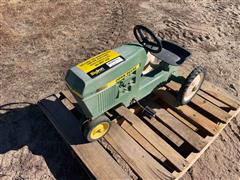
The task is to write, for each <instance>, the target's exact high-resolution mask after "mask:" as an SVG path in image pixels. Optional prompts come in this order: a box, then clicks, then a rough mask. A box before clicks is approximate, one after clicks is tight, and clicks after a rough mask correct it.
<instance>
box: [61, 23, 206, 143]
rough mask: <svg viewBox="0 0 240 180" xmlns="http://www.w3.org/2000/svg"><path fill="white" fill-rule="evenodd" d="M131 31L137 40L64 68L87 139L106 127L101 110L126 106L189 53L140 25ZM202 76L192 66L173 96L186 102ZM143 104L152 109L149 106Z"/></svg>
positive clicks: (167, 76)
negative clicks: (177, 93) (84, 119)
mask: <svg viewBox="0 0 240 180" xmlns="http://www.w3.org/2000/svg"><path fill="white" fill-rule="evenodd" d="M134 35H135V37H136V39H137V40H138V42H139V43H140V44H138V43H132V44H126V45H122V46H120V47H118V48H115V49H113V50H108V51H105V52H102V53H100V54H99V55H97V56H94V57H92V58H90V59H88V60H86V61H84V62H81V63H80V64H78V65H76V66H74V67H72V68H71V69H70V70H68V72H67V75H66V78H65V79H66V83H67V86H68V88H69V89H70V91H71V92H72V94H73V95H74V97H75V98H76V100H77V103H78V105H77V108H78V110H79V111H80V113H81V114H83V115H84V117H85V118H86V120H87V125H85V124H83V125H82V126H84V128H83V129H84V136H85V138H86V139H87V140H88V141H94V140H97V139H99V138H100V137H102V136H104V135H105V134H106V133H107V132H108V130H109V127H110V120H109V119H108V118H107V117H106V116H104V113H105V112H107V111H108V110H110V109H112V108H114V107H117V106H119V105H125V106H126V107H128V106H129V105H130V104H131V103H133V102H138V101H139V100H141V99H142V98H144V97H145V96H147V95H149V94H150V93H151V92H152V91H153V90H154V89H156V88H158V87H159V86H160V85H163V84H165V83H167V82H168V81H169V80H170V79H180V78H179V77H178V76H177V74H176V70H177V68H178V67H179V65H180V64H182V63H183V62H184V61H185V60H186V59H187V58H188V57H189V56H190V53H189V52H188V51H187V50H185V49H183V48H181V47H179V46H177V45H176V44H173V43H171V42H168V41H163V40H161V39H160V38H159V37H157V36H156V35H155V34H154V33H153V32H152V31H151V30H149V29H148V28H146V27H144V26H141V25H137V26H135V28H134ZM173 76H174V78H172V77H173ZM203 80H204V73H203V72H202V70H201V68H197V69H195V70H194V71H192V72H191V73H190V74H189V76H188V77H187V78H186V80H185V81H184V83H183V85H182V87H181V89H180V90H179V97H180V98H178V99H179V101H180V102H181V103H182V104H186V103H188V102H189V101H190V100H191V99H192V97H193V96H194V95H195V94H196V92H197V91H198V89H199V88H200V86H201V84H202V82H203ZM145 109H148V112H153V111H151V110H150V109H149V107H148V108H147V107H146V108H145ZM143 112H144V111H143ZM150 114H153V113H150Z"/></svg>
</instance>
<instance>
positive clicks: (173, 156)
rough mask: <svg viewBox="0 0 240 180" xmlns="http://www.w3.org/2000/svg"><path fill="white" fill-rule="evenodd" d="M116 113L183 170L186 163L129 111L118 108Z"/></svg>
mask: <svg viewBox="0 0 240 180" xmlns="http://www.w3.org/2000/svg"><path fill="white" fill-rule="evenodd" d="M115 110H116V112H117V113H118V114H119V115H121V116H122V117H124V118H125V119H126V120H127V121H129V122H130V123H131V125H132V126H133V127H134V128H135V129H136V130H137V131H138V132H139V133H140V134H142V135H143V136H144V137H145V138H146V139H147V140H148V141H149V142H150V143H151V144H152V145H153V146H154V147H155V148H156V149H158V150H159V151H160V152H161V154H163V155H164V156H165V157H166V158H167V159H168V160H169V161H170V162H171V163H172V164H173V165H174V166H175V167H176V168H177V169H178V170H183V169H184V167H186V165H187V161H186V160H185V159H184V158H183V157H182V156H181V155H180V154H179V153H178V152H177V151H176V150H174V149H173V148H172V147H171V146H170V145H169V144H168V143H166V142H165V141H164V140H163V139H162V138H161V137H159V136H158V135H157V134H156V133H155V132H154V131H153V130H151V129H150V128H149V127H148V126H147V125H146V124H144V123H143V122H142V121H141V119H139V118H138V117H137V116H136V115H135V114H133V113H132V112H131V111H129V109H127V108H126V107H124V106H120V107H118V108H116V109H115Z"/></svg>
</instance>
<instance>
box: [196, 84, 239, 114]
mask: <svg viewBox="0 0 240 180" xmlns="http://www.w3.org/2000/svg"><path fill="white" fill-rule="evenodd" d="M201 89H202V90H203V91H204V92H206V93H207V94H210V95H211V96H213V97H214V98H216V99H218V100H219V101H222V102H223V103H226V104H227V105H229V106H230V107H232V108H233V109H234V110H236V109H237V108H238V107H239V106H240V104H239V102H238V101H237V100H234V99H233V98H231V97H230V96H229V95H228V94H227V93H226V92H224V91H223V90H221V89H220V88H218V87H216V86H215V85H214V84H212V83H210V82H208V81H204V83H203V85H202V87H201Z"/></svg>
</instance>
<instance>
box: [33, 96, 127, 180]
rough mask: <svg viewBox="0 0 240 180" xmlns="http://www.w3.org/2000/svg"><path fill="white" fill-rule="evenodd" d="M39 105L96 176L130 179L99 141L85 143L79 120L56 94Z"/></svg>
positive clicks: (99, 177) (98, 177) (100, 177)
mask: <svg viewBox="0 0 240 180" xmlns="http://www.w3.org/2000/svg"><path fill="white" fill-rule="evenodd" d="M38 105H39V107H40V108H41V110H42V111H43V112H44V114H45V115H46V116H47V117H48V119H49V120H50V121H51V122H52V124H53V125H54V126H55V128H56V129H57V131H58V132H59V133H60V134H61V136H62V137H63V138H64V139H65V141H66V142H67V143H68V144H70V146H71V147H72V149H73V150H74V151H75V152H76V153H77V155H78V157H79V158H80V159H81V161H82V162H83V163H84V164H85V165H86V166H87V167H88V169H89V170H90V171H91V173H92V175H93V176H94V177H95V178H97V179H130V177H129V176H128V175H127V174H126V173H125V172H124V171H123V170H122V169H121V168H120V166H119V165H118V164H117V163H116V161H114V160H113V158H112V157H111V156H110V155H109V154H108V153H107V152H106V151H105V150H104V148H103V147H102V146H101V145H100V144H99V143H98V142H94V143H88V144H84V143H83V139H82V136H81V131H80V124H79V121H78V120H77V119H76V117H75V116H74V115H73V114H72V113H71V112H70V111H68V109H67V108H66V107H65V106H64V105H63V104H62V103H61V102H60V101H59V100H58V99H57V98H56V97H55V96H51V97H49V98H48V99H44V100H41V101H40V102H39V103H38Z"/></svg>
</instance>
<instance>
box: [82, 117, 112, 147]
mask: <svg viewBox="0 0 240 180" xmlns="http://www.w3.org/2000/svg"><path fill="white" fill-rule="evenodd" d="M110 126H111V121H110V120H109V118H108V117H107V116H105V115H101V116H99V117H97V118H95V119H92V120H90V121H88V122H86V123H85V124H84V125H83V135H84V138H85V139H86V140H87V141H88V142H92V141H96V140H98V139H100V138H102V137H103V136H104V135H105V134H107V132H108V131H109V129H110Z"/></svg>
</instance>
